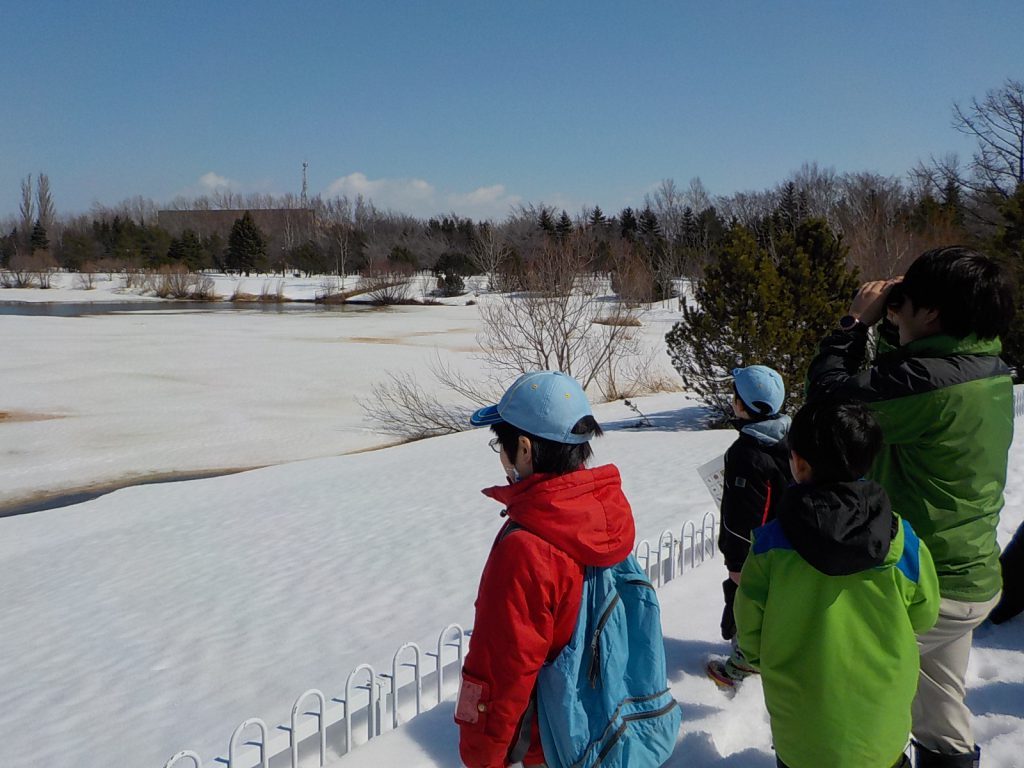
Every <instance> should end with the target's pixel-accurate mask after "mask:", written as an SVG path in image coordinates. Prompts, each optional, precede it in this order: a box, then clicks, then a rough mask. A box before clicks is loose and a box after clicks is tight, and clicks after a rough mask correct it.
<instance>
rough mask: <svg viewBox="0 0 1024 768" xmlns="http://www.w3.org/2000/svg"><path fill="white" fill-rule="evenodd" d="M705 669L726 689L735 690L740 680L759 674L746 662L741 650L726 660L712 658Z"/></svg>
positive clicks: (719, 685)
mask: <svg viewBox="0 0 1024 768" xmlns="http://www.w3.org/2000/svg"><path fill="white" fill-rule="evenodd" d="M705 671H706V672H707V674H708V677H710V678H711V679H712V680H714V681H715V683H716V684H717V685H718V687H719V688H722V689H724V690H733V689H735V688H736V686H737V685H738V684H739V683H740V682H742V681H743V680H745V679H746V678H748V677H750V676H751V675H756V674H757V670H756V669H754V668H753V667H752V666H750V665H749V664H747V663H746V660H745V659H744V658H743V654H741V653H740V652H739V651H735V652H734V653H733V654H732V655H731V656H729V658H728V659H726V660H725V661H722V660H721V659H712V660H711V661H709V662H708V663H707V666H706V667H705Z"/></svg>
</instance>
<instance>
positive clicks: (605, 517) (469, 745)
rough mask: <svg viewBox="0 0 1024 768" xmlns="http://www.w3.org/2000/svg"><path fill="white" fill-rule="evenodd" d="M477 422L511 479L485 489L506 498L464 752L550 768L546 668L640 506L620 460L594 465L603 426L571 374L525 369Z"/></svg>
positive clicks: (460, 714)
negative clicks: (595, 570) (539, 709)
mask: <svg viewBox="0 0 1024 768" xmlns="http://www.w3.org/2000/svg"><path fill="white" fill-rule="evenodd" d="M470 423H472V424H473V425H475V426H489V427H490V428H491V431H492V432H493V433H494V438H493V439H492V440H491V441H490V446H491V448H492V449H493V450H494V451H495V452H496V453H497V454H498V458H499V460H500V462H501V467H502V469H504V471H505V474H506V476H507V477H508V483H506V484H503V485H498V486H495V487H493V488H486V489H484V491H483V493H484V494H485V495H487V496H489V497H491V498H493V499H495V500H496V501H498V502H500V503H501V504H502V505H503V506H504V511H503V512H502V514H503V515H505V516H507V517H508V522H507V523H506V524H505V525H504V526H503V527H502V529H501V531H500V532H499V533H498V535H497V537H496V539H495V541H494V544H493V545H492V546H491V552H490V554H489V555H488V558H487V563H486V564H485V565H484V570H483V573H482V574H481V576H480V587H479V591H478V593H477V600H476V619H475V621H474V624H473V640H472V642H471V644H470V649H469V653H468V654H467V656H466V661H465V664H464V665H463V672H462V685H461V689H460V692H459V700H458V704H457V706H456V710H455V722H456V723H457V724H458V726H459V753H460V755H461V757H462V762H463V763H464V764H465V765H466V766H471V768H499V767H500V766H505V765H509V764H514V763H519V762H522V764H523V765H524V766H543V765H545V764H548V763H552V762H553V761H552V760H546V759H545V754H544V749H543V747H542V745H541V741H540V736H539V727H538V722H537V714H536V711H535V709H534V708H533V706H532V704H531V695H532V693H533V690H534V685H535V682H536V680H537V676H538V674H539V672H540V669H541V667H542V666H543V665H544V664H545V663H550V662H552V661H553V660H554V659H556V658H557V657H558V655H559V653H560V652H561V651H562V649H563V648H564V647H565V646H566V645H567V644H568V642H569V640H570V639H571V637H572V635H573V631H574V629H575V625H576V619H577V616H578V614H579V610H580V602H581V599H582V594H583V582H584V574H585V570H586V567H587V566H599V567H608V566H612V565H614V564H616V563H619V562H621V561H622V560H623V559H624V558H626V557H627V556H628V555H629V554H630V553H631V552H632V549H633V539H634V535H635V529H634V523H633V512H632V510H631V509H630V506H629V502H628V501H627V500H626V497H625V495H624V494H623V492H622V481H621V478H620V477H619V470H618V469H617V468H616V467H615V466H614V465H612V464H608V465H605V466H601V467H595V468H593V469H588V468H587V467H586V466H585V465H586V462H587V460H588V459H589V458H590V456H591V450H590V440H591V438H594V437H597V436H599V435H600V434H601V427H600V426H599V425H598V423H597V421H596V420H595V419H594V416H593V414H592V413H591V410H590V403H589V402H588V400H587V396H586V394H585V393H584V392H583V389H582V388H581V387H580V385H579V384H578V383H577V382H576V380H575V379H573V378H572V377H571V376H567V375H566V374H564V373H559V372H557V371H536V372H533V373H527V374H524V375H523V376H520V377H519V379H517V380H516V381H515V383H513V384H512V386H511V387H509V389H508V391H506V392H505V394H504V395H503V396H502V398H501V400H500V402H498V403H497V405H491V406H488V407H486V408H481V409H480V410H479V411H477V412H476V413H474V414H473V416H472V418H471V419H470Z"/></svg>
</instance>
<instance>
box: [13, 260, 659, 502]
mask: <svg viewBox="0 0 1024 768" xmlns="http://www.w3.org/2000/svg"><path fill="white" fill-rule="evenodd" d="M58 279H59V281H61V282H63V283H68V282H70V277H69V276H68V275H59V276H57V278H55V284H56V281H57V280H58ZM218 280H219V281H221V282H224V281H229V280H230V281H232V284H233V282H234V281H236V280H238V278H225V277H220V278H218ZM265 280H272V279H271V278H266V279H265V278H250V279H248V280H246V279H245V278H241V282H242V283H243V286H242V287H243V289H246V290H250V289H251V290H256V291H258V287H257V286H258V285H259V284H260V283H262V282H264V281H265ZM320 280H322V279H318V278H311V279H309V280H296V279H291V278H290V279H289V281H288V282H287V284H286V290H285V295H286V296H289V297H292V298H304V297H305V298H311V295H312V293H314V292H315V290H316V289H317V286H319V284H320ZM350 280H351V278H350ZM249 283H252V286H250V285H249ZM101 285H106V284H101ZM118 285H119V283H118ZM230 287H231V285H229V284H225V285H224V286H219V287H218V290H219V291H222V292H224V293H227V294H230V290H229V289H230ZM118 290H119V289H118ZM104 293H105V296H103V297H102V298H101V299H100V300H101V301H104V302H106V301H110V300H111V299H112V298H115V299H117V300H123V299H125V298H129V299H131V298H137V297H135V295H134V294H125V295H122V294H121V293H113V292H112V291H111V290H110V289H99V288H98V289H97V290H94V291H81V290H73V289H71V288H52V289H50V290H46V291H43V290H38V289H17V290H14V289H11V290H0V302H4V301H14V300H18V301H22V300H29V299H32V300H38V298H39V297H40V296H44V297H47V298H49V299H51V300H61V301H68V302H76V303H77V302H81V301H82V300H83V297H86V298H95V297H97V296H100V295H101V294H104ZM469 300H474V297H473V296H472V295H471V294H470V295H468V296H466V297H463V298H461V299H452V300H449V303H448V304H447V305H441V306H403V307H390V308H386V309H369V308H362V309H351V310H344V311H324V310H316V309H313V308H312V307H310V308H309V309H307V310H306V311H302V310H296V311H285V312H280V313H277V312H266V311H261V310H260V309H259V308H252V309H240V310H239V309H232V310H221V311H203V310H194V309H189V310H174V309H169V308H168V306H171V307H173V306H174V305H173V304H171V305H164V306H163V307H162V308H160V309H154V310H153V311H139V310H137V309H136V310H133V311H131V312H121V313H116V312H115V313H100V314H94V315H86V316H81V317H29V316H18V315H0V329H2V332H3V353H2V359H0V425H2V428H3V444H2V445H3V447H2V448H0V450H2V454H0V455H2V456H3V465H2V467H0V510H2V508H3V507H4V506H5V505H6V506H10V505H12V504H14V503H15V502H26V501H31V500H32V499H34V498H37V497H40V496H46V495H53V494H55V493H58V492H69V491H73V490H74V491H79V490H91V489H97V488H99V489H102V488H103V487H105V486H110V485H114V484H118V483H126V482H131V481H135V480H142V479H147V478H158V477H163V476H167V475H173V474H174V473H182V474H198V473H201V472H210V471H218V470H229V469H238V468H251V467H256V466H265V465H268V464H278V463H281V462H285V461H294V460H298V459H306V458H314V457H320V456H332V455H337V454H340V453H345V452H350V451H357V450H364V449H367V448H376V447H380V446H383V445H389V444H393V443H395V442H396V441H397V439H396V437H395V436H394V435H389V434H386V433H384V432H381V431H380V430H379V427H378V425H375V424H373V423H371V422H368V421H367V420H366V418H365V416H364V413H363V411H362V409H361V408H360V407H359V405H358V403H357V400H358V399H359V398H364V399H365V398H367V397H368V396H369V394H370V389H371V387H372V386H373V385H374V384H378V383H380V382H382V381H384V380H385V379H386V372H387V371H410V370H411V371H417V372H420V374H421V375H419V376H418V379H419V382H420V383H421V384H422V385H423V386H424V387H425V388H426V389H427V390H432V388H436V384H435V383H434V382H433V380H432V378H431V377H430V376H429V375H426V367H427V365H428V364H429V363H430V362H431V361H434V360H438V359H439V360H441V361H443V362H444V363H446V364H450V365H452V366H453V367H455V368H456V369H457V370H460V371H463V372H465V373H467V374H469V375H470V376H476V375H477V374H479V372H480V371H481V370H482V363H481V362H480V361H479V360H477V359H476V355H477V354H478V352H479V346H478V344H477V333H478V330H479V310H478V307H477V306H470V305H467V304H466V302H467V301H469ZM475 300H478V301H487V300H489V297H488V296H487V295H483V296H480V297H475ZM675 317H676V315H675V314H674V313H673V312H671V311H667V310H661V309H655V310H651V311H648V312H646V313H645V316H644V326H643V327H642V328H641V333H642V334H643V335H644V339H645V343H646V345H647V346H648V347H649V348H651V349H653V350H658V351H659V353H660V354H659V355H658V358H657V363H658V365H659V366H660V367H661V369H662V370H663V372H664V373H665V374H666V375H667V376H674V374H673V373H672V371H671V367H670V366H669V363H668V359H667V357H666V356H665V355H664V354H663V353H661V352H660V351H661V350H663V349H664V335H665V333H666V332H667V331H668V330H669V328H670V327H671V323H672V321H673V320H674V318H675ZM443 396H447V397H450V395H443Z"/></svg>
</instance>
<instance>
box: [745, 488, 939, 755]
mask: <svg viewBox="0 0 1024 768" xmlns="http://www.w3.org/2000/svg"><path fill="white" fill-rule="evenodd" d="M939 600H940V598H939V588H938V579H937V576H936V573H935V567H934V565H933V563H932V558H931V555H930V554H929V551H928V547H927V546H926V545H925V544H924V543H923V542H922V541H921V540H920V539H919V538H918V536H917V534H916V533H915V532H914V529H913V527H912V526H911V525H910V524H909V523H908V522H907V521H905V520H901V519H900V518H899V517H898V516H897V515H896V514H894V513H893V512H892V509H891V507H890V505H889V500H888V497H887V496H886V494H885V491H884V490H883V489H882V488H881V487H880V486H879V485H878V484H876V483H873V482H870V481H867V480H864V481H857V482H853V483H834V484H828V485H811V484H808V485H795V486H792V487H791V488H790V489H789V490H787V491H786V493H785V495H784V496H783V499H782V503H781V506H780V509H779V512H778V518H777V519H776V520H774V521H772V522H770V523H768V524H767V525H765V526H763V527H761V528H758V529H757V530H756V531H755V532H754V541H753V546H752V548H751V552H750V556H749V557H748V558H747V561H746V563H745V564H744V566H743V571H742V575H741V577H740V585H739V591H738V592H737V595H736V602H735V606H734V610H735V615H736V625H737V629H738V633H737V639H738V642H739V647H740V650H742V651H743V654H744V656H745V657H746V658H747V660H748V661H749V662H750V663H751V664H753V665H754V666H755V667H757V668H758V669H759V670H760V672H761V677H762V680H763V684H764V698H765V703H766V705H767V707H768V713H769V716H770V718H771V726H772V739H773V741H774V743H775V750H776V753H777V754H778V756H779V758H780V759H781V760H782V761H783V762H785V763H786V765H788V766H790V768H805V767H806V768H810V767H811V766H815V767H817V766H824V765H827V766H830V768H863V767H864V766H888V765H892V764H893V763H895V762H896V760H897V758H898V757H899V755H900V753H901V752H902V751H903V748H904V746H905V745H906V743H907V737H908V735H909V733H910V725H911V720H910V704H911V702H912V701H913V698H914V695H915V693H916V691H917V679H918V672H919V668H920V661H919V655H918V648H917V642H916V639H915V635H916V634H917V633H920V632H924V631H927V630H928V629H930V628H931V627H932V626H933V625H934V623H935V620H936V618H937V616H938V610H939Z"/></svg>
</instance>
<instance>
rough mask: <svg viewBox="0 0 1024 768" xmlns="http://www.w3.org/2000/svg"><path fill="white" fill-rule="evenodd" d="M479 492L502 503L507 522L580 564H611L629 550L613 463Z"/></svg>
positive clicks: (628, 518)
mask: <svg viewBox="0 0 1024 768" xmlns="http://www.w3.org/2000/svg"><path fill="white" fill-rule="evenodd" d="M483 493H484V495H486V496H489V497H491V498H492V499H495V500H496V501H499V502H501V503H502V504H504V505H505V511H506V513H507V514H508V516H509V519H510V520H513V521H514V522H515V523H517V524H518V525H520V526H521V527H523V528H525V529H526V530H528V531H530V532H531V533H533V534H535V535H537V536H539V537H540V538H542V539H544V540H545V541H547V542H548V543H549V544H551V545H552V546H554V547H556V548H558V549H561V550H562V551H563V552H566V553H567V554H569V555H570V556H571V557H572V558H573V559H574V560H576V561H577V562H580V563H583V564H584V565H597V566H609V565H615V564H616V563H620V562H622V561H623V560H625V559H626V557H627V556H628V555H629V553H630V552H632V550H633V539H634V538H635V536H636V528H635V525H634V522H633V511H632V509H630V506H629V502H628V501H626V497H625V495H624V494H623V493H622V478H621V477H620V475H619V470H618V468H616V467H615V466H614V465H613V464H607V465H605V466H602V467H595V468H594V469H580V470H577V471H576V472H570V473H568V474H565V475H542V474H535V475H530V476H529V477H527V478H525V479H524V480H520V481H519V482H518V483H513V484H511V485H497V486H494V487H492V488H485V489H484V490H483Z"/></svg>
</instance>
